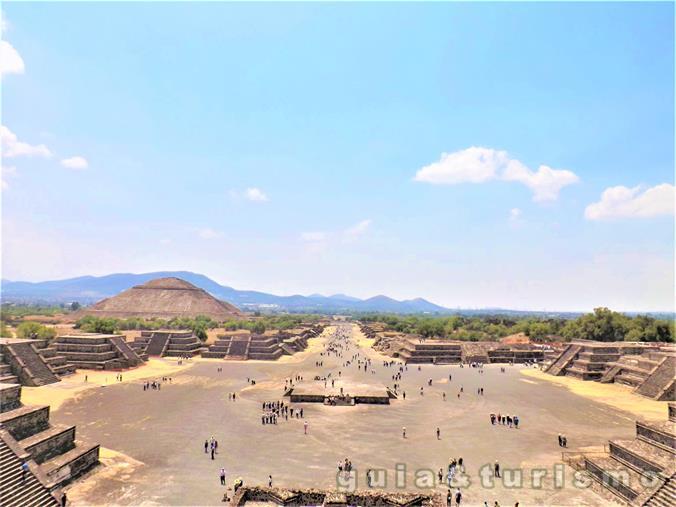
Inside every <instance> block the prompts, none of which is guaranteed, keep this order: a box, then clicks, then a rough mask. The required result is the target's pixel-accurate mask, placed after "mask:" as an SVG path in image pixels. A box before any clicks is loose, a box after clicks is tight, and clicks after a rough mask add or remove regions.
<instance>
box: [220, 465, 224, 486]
mask: <svg viewBox="0 0 676 507" xmlns="http://www.w3.org/2000/svg"><path fill="white" fill-rule="evenodd" d="M219 477H220V478H221V486H225V468H221V471H220V473H219Z"/></svg>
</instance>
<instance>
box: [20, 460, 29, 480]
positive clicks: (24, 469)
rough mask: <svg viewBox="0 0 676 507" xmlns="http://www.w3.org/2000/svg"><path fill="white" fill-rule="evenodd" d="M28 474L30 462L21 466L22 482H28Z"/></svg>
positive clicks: (25, 462)
mask: <svg viewBox="0 0 676 507" xmlns="http://www.w3.org/2000/svg"><path fill="white" fill-rule="evenodd" d="M27 473H28V462H27V461H24V462H23V464H22V465H21V482H26V474H27Z"/></svg>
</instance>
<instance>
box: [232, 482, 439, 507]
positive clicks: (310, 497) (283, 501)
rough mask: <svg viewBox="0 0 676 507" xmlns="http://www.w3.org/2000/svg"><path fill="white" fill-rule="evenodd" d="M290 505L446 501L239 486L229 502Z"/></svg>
mask: <svg viewBox="0 0 676 507" xmlns="http://www.w3.org/2000/svg"><path fill="white" fill-rule="evenodd" d="M247 504H251V505H294V506H299V507H304V506H326V507H329V506H331V507H348V506H350V505H369V506H371V505H383V506H388V505H389V506H401V507H443V506H445V505H446V501H445V499H444V498H442V495H441V494H439V493H424V494H423V493H407V492H402V491H397V492H388V491H382V490H368V491H359V490H357V491H346V492H343V491H336V490H326V489H284V488H264V487H258V486H242V487H241V488H239V489H238V490H237V493H235V494H234V495H233V498H232V499H231V500H230V503H229V505H231V506H244V505H247Z"/></svg>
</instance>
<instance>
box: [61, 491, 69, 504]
mask: <svg viewBox="0 0 676 507" xmlns="http://www.w3.org/2000/svg"><path fill="white" fill-rule="evenodd" d="M67 503H68V497H66V492H65V491H64V492H63V495H61V507H66V504H67Z"/></svg>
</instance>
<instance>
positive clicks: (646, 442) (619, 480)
mask: <svg viewBox="0 0 676 507" xmlns="http://www.w3.org/2000/svg"><path fill="white" fill-rule="evenodd" d="M670 409H671V407H670ZM670 415H671V412H670ZM608 448H609V452H608V453H605V454H603V455H601V456H589V455H584V456H583V462H582V463H583V464H582V466H583V469H584V470H585V471H586V472H587V473H588V474H589V475H590V476H591V477H592V478H593V479H594V480H596V481H597V482H599V483H600V484H601V485H602V486H603V487H605V488H606V489H608V490H609V491H611V492H612V493H613V494H615V495H617V496H618V498H619V499H620V500H622V501H623V502H626V503H629V504H631V505H653V506H660V507H663V506H664V502H665V501H671V500H676V497H674V496H673V494H674V489H673V486H674V474H675V473H676V432H675V424H674V421H672V420H667V421H663V422H659V423H653V422H650V423H649V422H642V421H636V438H634V439H633V440H611V441H609V442H608ZM667 505H675V504H674V503H668V504H667Z"/></svg>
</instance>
